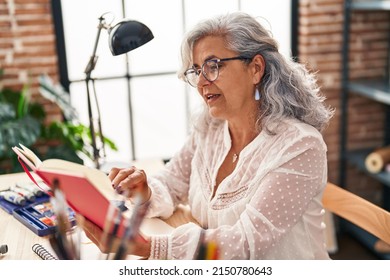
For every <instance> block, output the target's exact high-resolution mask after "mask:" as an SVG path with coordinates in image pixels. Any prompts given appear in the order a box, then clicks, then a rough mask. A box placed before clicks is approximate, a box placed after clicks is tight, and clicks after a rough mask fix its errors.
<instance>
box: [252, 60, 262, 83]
mask: <svg viewBox="0 0 390 280" xmlns="http://www.w3.org/2000/svg"><path fill="white" fill-rule="evenodd" d="M252 63H253V83H254V84H256V85H257V84H259V83H260V81H261V78H262V77H263V75H264V71H265V60H264V57H263V56H262V55H260V54H256V55H255V56H254V57H253V59H252Z"/></svg>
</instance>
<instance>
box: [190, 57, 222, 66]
mask: <svg viewBox="0 0 390 280" xmlns="http://www.w3.org/2000/svg"><path fill="white" fill-rule="evenodd" d="M216 58H217V56H216V55H214V54H211V55H208V56H207V57H206V58H205V59H204V60H203V63H205V62H206V61H207V60H211V59H216ZM203 63H202V64H203ZM192 66H193V67H200V65H199V64H193V65H192Z"/></svg>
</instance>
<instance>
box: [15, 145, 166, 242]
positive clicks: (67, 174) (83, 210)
mask: <svg viewBox="0 0 390 280" xmlns="http://www.w3.org/2000/svg"><path fill="white" fill-rule="evenodd" d="M12 149H13V151H14V152H15V153H16V154H17V155H18V157H19V161H20V163H21V164H22V166H23V168H24V170H25V172H26V173H27V174H28V175H29V177H30V179H32V180H33V181H35V180H34V178H33V177H32V176H31V174H30V172H29V170H28V168H27V167H29V168H30V169H31V170H32V171H33V172H34V173H35V174H36V175H38V177H40V178H41V179H42V181H43V182H44V183H45V184H46V185H47V186H48V187H49V188H48V189H43V190H44V191H45V192H46V193H48V194H49V195H52V191H53V189H52V188H53V183H54V182H55V183H56V185H57V186H58V187H59V189H60V190H61V191H62V192H63V193H64V196H65V199H66V202H67V203H68V205H69V206H70V207H71V208H72V209H73V210H74V211H75V212H77V213H79V214H81V215H82V216H84V217H85V218H86V219H88V220H89V221H91V222H93V223H94V224H96V225H97V226H98V227H99V228H101V229H104V225H105V223H106V220H107V212H108V210H109V207H110V204H111V205H112V203H113V202H115V201H118V194H117V193H116V192H115V190H114V189H113V188H112V186H111V181H110V180H109V178H108V176H107V175H106V174H105V173H104V172H103V171H101V170H98V169H94V168H91V167H87V166H84V165H81V164H77V163H73V162H69V161H66V160H61V159H47V160H44V161H41V160H40V159H39V158H38V157H37V156H36V155H35V154H34V152H33V151H31V150H30V149H28V148H27V147H25V146H23V145H21V144H20V147H17V146H15V147H13V148H12ZM38 187H40V188H41V189H42V186H40V185H38ZM111 208H112V207H111ZM117 211H119V210H117ZM128 212H129V211H124V212H123V217H122V221H121V223H120V227H119V231H118V236H122V235H123V233H124V227H125V226H124V222H125V221H124V220H125V219H126V218H127V216H126V215H130V213H128ZM152 220H153V219H152ZM156 220H157V219H156ZM151 223H152V224H153V222H151V221H150V219H149V221H145V223H143V224H145V226H146V227H147V228H149V230H148V229H147V228H145V230H146V231H149V232H147V233H149V234H150V226H151ZM157 223H158V224H159V226H158V227H161V223H160V222H157ZM166 226H167V227H165V228H164V227H163V228H162V230H163V231H164V233H166V232H167V231H169V227H170V226H169V225H166ZM142 228H143V227H142V226H141V232H142ZM157 234H158V232H157Z"/></svg>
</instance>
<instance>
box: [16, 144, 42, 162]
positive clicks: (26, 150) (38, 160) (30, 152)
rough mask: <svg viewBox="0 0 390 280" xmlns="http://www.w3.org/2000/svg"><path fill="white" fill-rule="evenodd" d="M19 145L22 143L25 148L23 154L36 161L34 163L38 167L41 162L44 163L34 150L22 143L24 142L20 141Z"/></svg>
mask: <svg viewBox="0 0 390 280" xmlns="http://www.w3.org/2000/svg"><path fill="white" fill-rule="evenodd" d="M19 145H20V147H22V149H23V151H22V152H23V154H24V155H25V156H26V157H27V158H28V159H29V160H31V162H32V163H34V165H35V166H36V167H38V166H39V165H40V164H41V163H42V161H41V160H40V159H39V158H38V157H37V155H36V154H35V153H34V152H33V151H31V150H30V149H29V148H27V147H26V146H24V145H22V144H20V143H19ZM18 149H19V148H18Z"/></svg>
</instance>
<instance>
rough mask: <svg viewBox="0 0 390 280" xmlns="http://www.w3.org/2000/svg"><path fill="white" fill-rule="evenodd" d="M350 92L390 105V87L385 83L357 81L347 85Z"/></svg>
mask: <svg viewBox="0 0 390 280" xmlns="http://www.w3.org/2000/svg"><path fill="white" fill-rule="evenodd" d="M347 87H348V90H350V91H353V92H355V93H357V94H359V95H362V96H365V97H367V98H370V99H372V100H375V101H377V102H381V103H384V104H387V105H390V86H389V84H388V83H385V82H383V81H356V82H349V83H348V84H347Z"/></svg>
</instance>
